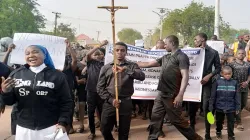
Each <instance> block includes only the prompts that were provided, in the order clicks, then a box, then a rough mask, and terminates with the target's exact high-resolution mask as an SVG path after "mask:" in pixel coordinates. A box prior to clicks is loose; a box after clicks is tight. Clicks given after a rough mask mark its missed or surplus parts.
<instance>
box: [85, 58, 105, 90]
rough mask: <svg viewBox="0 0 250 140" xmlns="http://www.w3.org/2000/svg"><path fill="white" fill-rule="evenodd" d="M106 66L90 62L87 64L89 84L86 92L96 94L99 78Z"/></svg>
mask: <svg viewBox="0 0 250 140" xmlns="http://www.w3.org/2000/svg"><path fill="white" fill-rule="evenodd" d="M103 66H104V62H101V61H96V60H90V61H88V62H87V72H88V78H87V84H86V90H87V91H91V92H96V85H97V81H98V77H99V74H100V71H101V68H102V67H103Z"/></svg>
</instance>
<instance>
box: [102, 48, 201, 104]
mask: <svg viewBox="0 0 250 140" xmlns="http://www.w3.org/2000/svg"><path fill="white" fill-rule="evenodd" d="M182 51H183V52H184V53H186V54H187V55H188V57H189V60H190V67H189V71H190V72H189V84H188V87H187V90H186V92H185V94H184V100H185V101H194V102H200V101H201V92H202V85H201V84H200V81H201V79H202V73H203V63H204V56H205V51H204V50H203V49H200V48H192V49H183V50H182ZM165 54H167V52H166V51H165V50H164V51H163V50H161V51H159V50H157V51H149V50H145V49H143V48H138V47H135V46H128V53H127V56H126V58H127V59H128V60H129V61H132V62H150V61H152V60H155V59H157V58H160V57H162V56H163V55H165ZM111 61H113V55H112V46H111V45H110V46H108V47H107V49H106V56H105V64H107V63H109V62H111ZM142 70H143V72H144V73H145V75H146V79H145V80H144V81H138V80H135V83H134V89H135V91H134V94H133V96H132V98H133V99H143V100H153V99H155V97H156V96H157V94H158V91H157V86H158V81H159V76H160V71H161V68H160V67H158V68H142Z"/></svg>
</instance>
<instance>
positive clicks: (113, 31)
mask: <svg viewBox="0 0 250 140" xmlns="http://www.w3.org/2000/svg"><path fill="white" fill-rule="evenodd" d="M98 8H102V9H107V10H108V11H109V12H110V13H111V23H112V34H113V52H114V51H115V41H116V40H115V12H116V11H117V10H119V9H128V7H127V6H115V2H114V0H111V6H98ZM113 55H114V68H115V69H116V65H117V62H116V60H117V56H116V53H113ZM114 78H115V98H116V100H118V87H117V86H118V80H117V72H116V73H115V77H114ZM116 121H117V126H118V125H119V109H118V108H117V109H116Z"/></svg>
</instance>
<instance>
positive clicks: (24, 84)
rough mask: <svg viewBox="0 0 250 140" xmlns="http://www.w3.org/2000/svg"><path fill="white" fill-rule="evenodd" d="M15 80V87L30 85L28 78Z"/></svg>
mask: <svg viewBox="0 0 250 140" xmlns="http://www.w3.org/2000/svg"><path fill="white" fill-rule="evenodd" d="M15 82H16V86H15V87H22V86H30V85H31V81H30V80H25V81H23V80H22V79H16V80H15Z"/></svg>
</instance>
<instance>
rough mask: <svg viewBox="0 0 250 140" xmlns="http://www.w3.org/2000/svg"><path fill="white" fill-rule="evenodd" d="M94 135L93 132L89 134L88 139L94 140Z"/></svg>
mask: <svg viewBox="0 0 250 140" xmlns="http://www.w3.org/2000/svg"><path fill="white" fill-rule="evenodd" d="M95 137H96V135H95V134H90V135H89V136H88V140H94V139H95Z"/></svg>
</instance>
